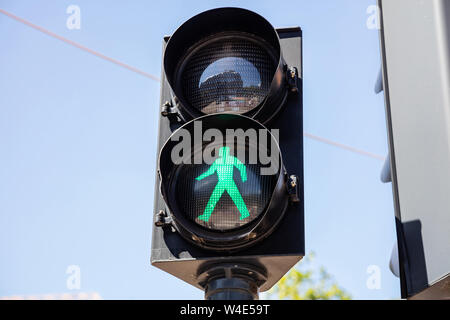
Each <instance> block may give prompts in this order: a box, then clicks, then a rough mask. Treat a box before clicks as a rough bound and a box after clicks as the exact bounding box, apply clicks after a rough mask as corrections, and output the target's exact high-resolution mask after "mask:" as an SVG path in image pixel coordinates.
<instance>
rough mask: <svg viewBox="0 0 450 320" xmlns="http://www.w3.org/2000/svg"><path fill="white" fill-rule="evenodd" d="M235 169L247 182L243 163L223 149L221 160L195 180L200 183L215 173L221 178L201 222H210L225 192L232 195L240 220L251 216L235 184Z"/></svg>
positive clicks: (226, 148)
mask: <svg viewBox="0 0 450 320" xmlns="http://www.w3.org/2000/svg"><path fill="white" fill-rule="evenodd" d="M234 167H236V168H237V169H238V170H239V172H240V173H241V179H242V182H245V181H247V170H246V168H245V165H244V164H243V163H242V162H241V161H239V159H238V158H236V157H233V156H230V148H228V147H221V148H220V149H219V158H217V159H216V160H215V161H214V162H213V164H212V165H211V167H209V169H208V171H206V172H205V173H203V174H202V175H200V176H198V177H197V178H195V179H196V180H198V181H200V180H203V179H204V178H206V177H209V176H210V175H212V174H214V172H216V173H217V177H218V178H219V182H218V183H217V185H216V187H215V188H214V191H213V192H212V194H211V197H210V198H209V201H208V204H207V205H206V208H205V212H203V214H202V215H200V216H199V217H198V218H199V219H200V220H203V221H209V218H210V217H211V214H212V213H213V211H214V208H215V207H216V204H217V202H219V200H220V197H222V194H223V193H224V192H225V191H226V192H227V193H228V194H229V195H230V197H231V199H232V200H233V202H234V204H235V205H236V207H237V208H238V210H239V213H240V214H241V218H240V220H242V219H245V218H247V217H248V216H250V213H249V212H248V210H247V206H246V205H245V202H244V199H242V196H241V193H240V192H239V190H238V188H237V186H236V183H234V179H233V169H234Z"/></svg>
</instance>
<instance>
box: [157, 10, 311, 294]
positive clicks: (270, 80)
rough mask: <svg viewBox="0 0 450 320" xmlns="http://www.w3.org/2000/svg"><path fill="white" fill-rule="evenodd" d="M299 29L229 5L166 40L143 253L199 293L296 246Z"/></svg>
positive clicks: (292, 256)
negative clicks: (148, 249) (151, 206)
mask: <svg viewBox="0 0 450 320" xmlns="http://www.w3.org/2000/svg"><path fill="white" fill-rule="evenodd" d="M301 39H302V38H301V30H300V28H298V27H294V28H284V29H277V30H275V29H274V28H273V27H272V26H271V25H270V23H269V22H268V21H267V20H265V19H264V18H263V17H261V16H260V15H258V14H256V13H254V12H251V11H248V10H245V9H239V8H219V9H213V10H209V11H206V12H203V13H201V14H198V15H196V16H195V17H193V18H191V19H189V20H188V21H187V22H185V23H184V24H183V25H181V26H180V27H179V28H178V29H177V30H176V31H175V33H174V34H173V35H172V36H170V37H165V38H164V41H163V49H164V59H163V71H162V77H161V79H162V85H161V105H162V108H161V110H160V113H159V138H158V139H159V144H158V154H159V157H158V168H157V170H158V174H157V177H156V188H155V202H154V203H155V219H154V222H155V224H154V228H153V240H152V254H151V262H152V264H153V265H154V266H156V267H158V268H160V269H162V270H165V271H167V272H169V273H171V274H173V275H174V276H177V277H178V278H180V279H182V280H184V281H186V282H188V283H190V284H192V285H194V286H196V287H198V288H201V289H203V290H205V292H206V297H207V298H208V299H219V298H224V297H226V296H227V295H226V292H231V291H233V290H234V292H235V293H237V292H240V293H239V294H237V296H236V295H234V297H240V298H255V297H257V292H258V289H260V290H262V291H264V290H268V289H269V288H270V287H272V286H273V285H274V284H275V283H276V282H277V281H278V280H279V279H280V278H281V277H282V276H283V275H284V274H285V273H286V272H287V271H288V270H289V269H290V268H291V267H292V266H293V265H295V264H296V263H297V262H298V261H299V260H300V259H301V258H302V257H303V255H304V221H303V220H304V218H303V126H302V77H301V74H302V64H301V53H302V48H301Z"/></svg>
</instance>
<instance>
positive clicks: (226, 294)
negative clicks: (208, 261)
mask: <svg viewBox="0 0 450 320" xmlns="http://www.w3.org/2000/svg"><path fill="white" fill-rule="evenodd" d="M198 278H199V280H200V284H201V285H202V286H203V287H204V290H205V300H258V298H259V297H258V293H259V287H260V286H261V285H262V284H263V283H264V282H265V281H266V280H267V276H266V273H265V271H263V270H262V269H261V268H258V267H256V266H254V265H247V264H242V263H222V264H215V265H210V266H208V267H206V268H205V269H204V271H203V272H202V273H201V274H200V275H199V277H198Z"/></svg>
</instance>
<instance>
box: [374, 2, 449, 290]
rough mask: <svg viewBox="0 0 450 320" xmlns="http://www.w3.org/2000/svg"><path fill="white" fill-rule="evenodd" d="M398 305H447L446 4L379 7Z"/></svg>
mask: <svg viewBox="0 0 450 320" xmlns="http://www.w3.org/2000/svg"><path fill="white" fill-rule="evenodd" d="M378 5H379V12H380V26H381V30H380V38H381V41H380V44H381V61H382V73H381V77H380V81H379V85H378V86H377V90H376V91H377V92H380V91H383V92H384V97H385V107H386V119H387V129H388V130H387V133H388V142H389V155H388V157H387V160H386V163H385V165H384V167H383V171H382V176H381V177H382V181H383V182H392V192H393V198H394V209H395V219H396V229H397V244H396V245H395V246H394V252H393V255H392V257H393V258H392V259H391V266H392V270H393V271H395V273H397V274H398V275H399V276H400V283H401V293H402V298H408V299H449V298H450V259H449V256H450V239H449V235H450V215H449V208H450V197H449V194H450V134H449V128H450V117H449V110H450V94H449V93H450V90H449V83H450V82H449V81H450V78H449V74H450V69H449V66H450V51H449V50H448V48H449V44H450V42H449V39H450V38H449V35H450V2H449V1H447V0H436V1H420V0H398V1H385V0H378Z"/></svg>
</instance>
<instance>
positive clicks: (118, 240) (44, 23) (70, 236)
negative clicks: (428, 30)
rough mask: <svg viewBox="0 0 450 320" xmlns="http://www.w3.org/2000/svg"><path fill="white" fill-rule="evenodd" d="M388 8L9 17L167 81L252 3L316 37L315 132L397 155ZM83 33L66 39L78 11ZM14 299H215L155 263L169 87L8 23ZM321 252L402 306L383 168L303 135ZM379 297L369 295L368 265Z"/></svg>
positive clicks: (1, 60) (2, 142)
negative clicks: (386, 82) (374, 26)
mask: <svg viewBox="0 0 450 320" xmlns="http://www.w3.org/2000/svg"><path fill="white" fill-rule="evenodd" d="M374 3H375V0H360V1H354V0H338V1H336V0H320V1H307V0H296V1H262V0H258V1H246V2H245V5H244V4H243V2H242V1H171V0H167V1H161V2H157V1H152V2H150V1H133V2H131V1H130V2H127V3H126V4H125V3H124V2H121V4H119V3H118V2H112V1H106V0H102V1H100V0H96V1H81V0H70V1H47V0H40V1H33V2H30V1H23V0H22V1H16V0H15V1H7V0H0V8H1V9H3V10H6V11H8V12H10V13H13V14H14V15H17V16H19V17H21V18H24V19H26V20H28V21H30V22H32V23H34V24H36V25H39V26H41V27H43V28H45V29H48V30H50V31H52V32H54V33H56V34H58V35H61V36H63V37H66V38H68V39H71V40H73V41H75V42H78V43H80V44H82V45H84V46H86V47H89V48H91V49H93V50H96V51H99V52H101V53H103V54H105V55H106V56H109V57H112V58H114V59H117V60H120V61H122V62H124V63H127V64H129V65H131V66H134V67H136V68H139V69H140V70H143V71H145V72H148V73H150V74H153V75H156V76H158V77H159V75H160V72H161V58H162V47H161V42H162V37H163V36H164V35H168V34H171V33H172V32H173V31H174V30H175V29H176V28H177V26H178V25H180V24H181V23H182V22H183V21H185V20H186V19H188V18H189V17H191V16H193V15H195V14H197V13H199V12H201V11H204V10H206V9H209V8H214V7H222V6H239V7H245V8H248V9H251V10H253V11H255V12H257V13H259V14H261V15H263V16H264V17H266V18H267V19H268V20H269V21H270V22H271V23H272V24H273V25H274V26H275V27H283V26H295V25H299V26H301V27H302V29H303V36H304V40H303V41H304V42H303V45H304V60H303V62H304V127H305V128H304V129H305V131H306V132H308V133H311V134H314V135H318V136H321V137H324V138H327V139H331V140H334V141H338V142H340V143H343V144H346V145H350V146H352V147H355V148H358V149H362V150H365V151H368V152H372V153H374V154H378V155H382V156H385V155H386V153H387V138H386V126H385V114H384V101H383V96H382V95H375V94H374V91H373V87H374V83H375V80H376V76H377V72H378V69H379V67H380V55H379V41H378V32H377V30H370V29H368V28H367V26H366V21H367V19H368V18H369V15H368V14H367V13H366V10H367V7H368V6H369V5H373V4H374ZM72 4H75V5H78V6H79V7H80V9H81V29H80V30H69V29H68V28H67V27H66V20H67V18H68V16H69V15H68V14H67V13H66V9H67V7H68V6H69V5H72ZM0 39H1V42H0V48H1V50H0V148H1V149H0V261H1V263H0V296H10V295H15V294H20V295H28V294H44V293H61V292H68V291H70V290H69V289H68V288H67V287H66V280H67V277H68V275H67V274H66V269H67V267H68V266H69V265H78V266H80V270H81V289H80V290H81V291H89V292H91V291H96V292H98V293H99V294H100V295H101V296H102V297H103V298H107V299H108V298H125V299H135V298H136V299H141V298H142V299H202V298H203V293H202V292H201V291H200V290H198V289H195V288H193V287H191V286H190V285H187V284H185V283H183V282H182V281H180V280H178V279H175V278H173V277H171V276H170V275H168V274H165V273H164V272H162V271H160V270H159V269H156V268H153V267H151V266H150V263H149V257H150V239H151V228H152V212H153V191H154V176H155V167H156V164H155V160H156V137H157V112H158V109H159V89H160V86H159V83H158V82H156V81H154V80H151V79H149V78H146V77H144V76H142V75H139V74H136V73H134V72H131V71H129V70H127V69H125V68H122V67H119V66H117V65H114V64H112V63H110V62H108V61H105V60H102V59H100V58H98V57H96V56H93V55H91V54H89V53H87V52H84V51H81V50H79V49H77V48H74V47H72V46H70V45H68V44H66V43H64V42H61V41H59V40H56V39H54V38H51V37H49V36H48V35H45V34H43V33H41V32H39V31H37V30H34V29H32V28H30V27H28V26H26V25H24V24H21V23H19V22H17V21H15V20H13V19H11V18H9V17H7V16H5V15H3V14H1V13H0ZM304 157H305V221H306V230H305V231H306V246H307V252H311V251H314V252H315V253H316V262H315V263H316V264H317V265H323V266H325V267H326V268H327V270H328V271H329V272H330V273H331V274H332V275H334V278H335V280H336V281H337V282H338V283H339V284H340V285H341V286H342V287H344V288H345V289H346V290H347V291H349V292H350V293H351V294H352V296H353V297H354V298H359V299H390V298H398V297H399V296H400V288H399V281H398V279H397V278H395V277H394V276H393V275H392V274H391V272H390V271H389V268H388V263H389V257H390V253H391V250H392V246H393V244H394V242H395V228H394V212H393V206H392V191H391V186H390V185H389V184H382V183H381V182H380V180H379V174H380V170H381V167H382V164H383V163H382V161H381V160H377V159H373V158H370V157H366V156H363V155H360V154H356V153H352V152H349V151H347V150H343V149H340V148H337V147H334V146H330V145H327V144H324V143H321V142H318V141H316V140H311V139H309V138H305V151H304ZM370 265H377V266H379V267H380V270H381V289H379V290H370V289H368V288H367V286H366V281H367V279H368V277H369V274H367V272H366V271H367V267H368V266H370Z"/></svg>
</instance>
